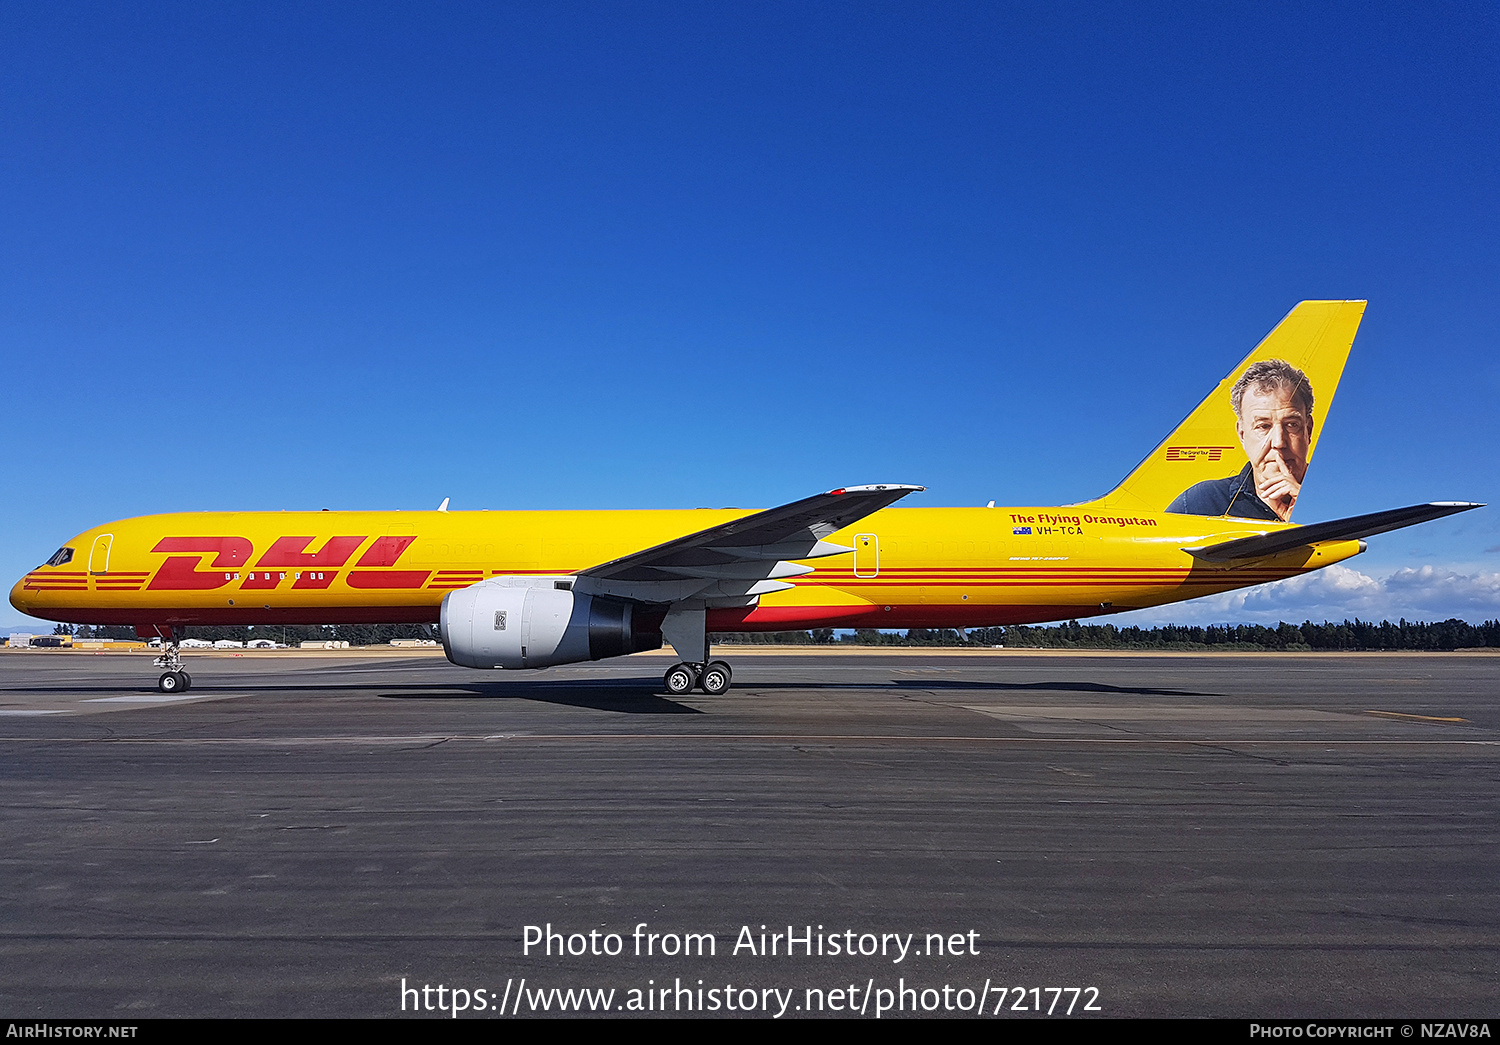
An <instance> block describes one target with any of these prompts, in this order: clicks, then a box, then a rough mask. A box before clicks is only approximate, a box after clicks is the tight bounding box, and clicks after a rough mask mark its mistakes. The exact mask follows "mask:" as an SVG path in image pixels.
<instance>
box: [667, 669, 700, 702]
mask: <svg viewBox="0 0 1500 1045" xmlns="http://www.w3.org/2000/svg"><path fill="white" fill-rule="evenodd" d="M697 682H698V677H697V675H696V674H695V673H694V671H693V669H692V668H691V667H690V666H688V665H687V664H673V665H672V666H671V667H670V668H668V669H667V673H666V674H665V675H663V676H662V685H663V686H665V687H666V688H667V692H668V693H670V694H671V695H672V696H674V697H680V696H682V695H683V694H685V693H691V692H692V690H693V686H694V685H695V684H696V683H697Z"/></svg>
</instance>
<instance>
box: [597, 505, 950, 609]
mask: <svg viewBox="0 0 1500 1045" xmlns="http://www.w3.org/2000/svg"><path fill="white" fill-rule="evenodd" d="M924 489H926V487H923V486H901V485H894V484H885V485H879V486H846V487H841V488H840V489H837V490H830V491H828V492H827V493H820V494H815V495H813V496H812V497H805V498H803V499H802V500H800V501H793V502H792V503H791V504H784V505H782V506H781V507H780V508H769V509H767V510H766V511H763V512H756V513H754V514H753V515H746V516H744V517H743V518H740V519H735V520H733V521H732V522H727V523H721V524H720V525H718V526H711V527H709V528H708V529H706V530H700V531H699V532H697V533H691V534H688V535H687V536H686V537H678V538H677V539H676V540H671V541H668V542H667V543H665V544H658V545H657V546H656V547H654V548H647V549H645V550H644V551H639V552H634V553H632V554H630V555H626V556H624V557H622V558H619V559H614V560H612V561H610V562H606V563H601V564H600V565H598V566H592V567H590V568H589V569H586V570H582V571H580V572H579V574H578V579H577V580H576V581H574V583H573V590H574V591H577V592H582V593H584V594H587V595H612V596H615V597H617V598H624V599H635V600H637V601H640V602H659V603H660V602H681V601H683V600H686V599H709V600H714V601H715V602H716V603H718V604H721V605H724V604H728V605H735V604H746V603H751V602H753V601H754V600H755V597H756V596H759V595H765V594H767V593H769V592H773V591H781V590H782V589H784V588H790V587H791V585H790V584H788V583H786V582H785V581H783V580H781V579H780V578H783V577H796V576H800V575H801V574H804V573H811V572H812V567H811V566H800V565H797V564H796V563H795V562H794V561H792V560H796V559H816V558H821V557H823V556H825V555H843V554H846V553H848V552H852V551H853V550H854V549H853V548H850V547H847V546H845V545H842V544H832V543H830V542H828V541H826V540H824V538H825V537H828V536H829V535H831V534H833V533H835V532H837V531H838V530H842V529H843V528H844V527H846V526H852V525H853V524H854V523H856V522H858V521H859V520H861V519H863V518H864V517H865V516H867V515H872V514H873V513H875V512H878V511H879V510H880V509H882V508H884V507H886V506H887V505H889V504H891V503H893V502H895V501H897V500H900V499H901V498H902V497H905V496H906V495H907V494H909V493H913V492H915V491H918V490H924Z"/></svg>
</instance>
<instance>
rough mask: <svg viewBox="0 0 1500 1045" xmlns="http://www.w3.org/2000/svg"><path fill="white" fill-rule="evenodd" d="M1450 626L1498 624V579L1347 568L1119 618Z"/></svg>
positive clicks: (1429, 569) (1439, 570) (1433, 570)
mask: <svg viewBox="0 0 1500 1045" xmlns="http://www.w3.org/2000/svg"><path fill="white" fill-rule="evenodd" d="M1350 617H1359V618H1360V619H1362V620H1375V621H1380V620H1398V619H1400V618H1402V617H1405V618H1406V619H1407V620H1447V619H1448V618H1450V617H1460V618H1462V619H1464V620H1467V621H1469V622H1471V623H1479V622H1480V621H1484V620H1494V619H1497V618H1500V573H1494V572H1485V571H1480V572H1478V573H1460V572H1459V571H1457V570H1452V569H1447V568H1444V567H1441V566H1423V567H1421V568H1420V569H1411V568H1406V569H1400V570H1397V571H1396V572H1395V573H1393V574H1391V575H1390V576H1388V577H1385V578H1375V577H1371V576H1370V575H1369V574H1365V573H1361V572H1360V571H1358V570H1355V569H1351V568H1350V567H1348V566H1341V565H1335V566H1329V567H1327V568H1326V569H1322V570H1318V571H1317V572H1315V573H1306V574H1303V575H1302V576H1300V577H1292V578H1290V579H1288V580H1284V581H1277V582H1275V583H1273V584H1262V585H1259V586H1257V587H1254V588H1246V589H1245V590H1243V591H1232V592H1225V593H1224V594H1223V595H1210V596H1208V597H1207V598H1203V599H1195V600H1193V601H1192V602H1183V603H1175V604H1173V605H1170V606H1158V607H1155V608H1153V609H1148V610H1137V611H1136V612H1134V613H1122V614H1120V615H1119V616H1118V617H1116V618H1114V619H1115V620H1116V621H1118V622H1119V623H1121V624H1140V625H1148V626H1149V625H1155V624H1217V623H1244V624H1274V623H1276V622H1277V621H1282V620H1285V621H1293V622H1301V621H1304V620H1312V621H1317V622H1321V621H1324V620H1333V621H1339V620H1344V619H1345V618H1350Z"/></svg>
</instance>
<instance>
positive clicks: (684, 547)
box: [10, 301, 1480, 694]
mask: <svg viewBox="0 0 1500 1045" xmlns="http://www.w3.org/2000/svg"><path fill="white" fill-rule="evenodd" d="M1364 308H1365V303H1364V302H1363V301H1304V302H1302V303H1301V304H1300V305H1298V306H1297V307H1296V308H1294V309H1293V310H1292V311H1291V313H1290V314H1288V315H1287V317H1286V318H1285V319H1284V320H1282V321H1281V323H1280V324H1279V325H1278V326H1277V327H1276V329H1275V330H1273V331H1272V332H1271V333H1270V335H1268V336H1267V337H1266V339H1265V340H1264V341H1262V342H1261V343H1260V345H1259V346H1257V347H1256V348H1255V350H1254V351H1252V352H1251V353H1250V354H1249V355H1248V356H1247V357H1245V359H1244V360H1242V361H1241V362H1240V364H1239V365H1238V366H1237V367H1235V368H1234V370H1232V371H1231V372H1230V374H1229V376H1228V377H1226V378H1225V379H1224V380H1223V381H1222V382H1220V383H1219V386H1218V387H1217V388H1216V389H1214V391H1213V392H1212V393H1211V394H1210V395H1209V396H1208V398H1206V399H1204V400H1203V402H1202V403H1201V404H1199V405H1198V407H1197V409H1195V410H1194V411H1193V412H1192V413H1191V414H1189V415H1188V416H1187V419H1186V420H1185V421H1183V422H1182V424H1181V425H1179V426H1178V427H1177V429H1176V430H1175V431H1173V432H1172V434H1171V435H1169V436H1168V437H1167V439H1166V440H1165V441H1164V442H1163V443H1162V444H1161V445H1160V446H1158V447H1157V448H1156V449H1155V450H1153V451H1152V452H1151V454H1150V455H1149V456H1148V457H1147V458H1146V459H1145V460H1144V461H1143V462H1141V464H1140V465H1139V466H1138V467H1137V468H1136V469H1135V470H1134V471H1133V472H1131V473H1130V475H1129V476H1128V477H1127V478H1126V479H1125V481H1124V482H1122V483H1121V484H1120V485H1119V486H1118V487H1116V488H1115V489H1114V490H1112V491H1111V492H1110V493H1108V494H1106V495H1105V496H1103V497H1101V498H1099V499H1098V500H1096V501H1088V502H1084V503H1081V504H1075V505H1068V506H1066V507H1060V508H1039V507H1018V508H996V507H993V506H991V507H988V508H909V509H902V508H891V507H889V506H890V505H891V504H892V503H894V502H895V501H897V500H899V499H900V498H902V497H904V496H905V495H906V494H908V493H911V492H912V491H915V490H921V489H923V487H920V486H903V485H894V484H882V485H874V486H847V487H842V488H840V489H837V490H830V491H829V492H827V493H822V494H817V495H815V496H813V497H808V498H806V499H804V500H801V501H795V502H793V503H791V504H788V505H784V506H782V507H780V508H772V509H769V510H767V511H760V512H750V511H741V510H737V509H725V510H722V511H708V510H697V511H569V512H448V511H442V510H440V511H436V512H201V513H183V514H176V515H152V516H145V517H142V518H138V519H126V520H123V521H120V522H113V523H109V524H108V525H105V526H99V527H95V528H94V529H91V530H86V531H85V532H83V533H81V534H79V535H78V536H77V537H74V538H73V539H72V540H71V541H68V542H67V544H66V545H64V546H63V547H62V548H60V549H59V550H58V551H57V553H56V554H55V555H53V556H52V558H51V559H49V560H48V561H47V562H46V563H45V564H44V565H42V566H39V567H37V568H36V569H35V570H32V571H31V572H30V573H28V574H27V575H26V576H25V577H23V578H22V579H21V580H20V581H18V582H17V583H16V585H15V587H14V588H13V589H12V590H11V594H10V601H11V605H13V606H15V607H16V609H18V610H20V611H21V612H23V613H28V614H31V615H33V616H37V617H45V618H48V619H50V620H57V621H67V622H71V623H77V624H127V625H134V626H135V627H136V629H137V631H138V632H139V633H140V634H142V635H152V636H160V637H161V638H163V639H164V640H165V641H166V642H167V646H166V650H165V653H164V655H163V656H162V657H161V658H159V659H158V660H157V661H156V663H157V665H158V666H160V667H162V668H163V669H165V670H164V671H163V673H162V675H161V677H160V679H159V681H158V685H159V686H160V688H161V689H162V690H163V691H167V692H171V691H174V690H180V689H184V688H186V687H187V686H189V685H190V684H191V679H190V678H189V676H188V675H187V674H186V673H185V672H184V671H183V670H182V661H181V656H180V653H179V650H178V641H179V640H180V638H181V637H182V629H183V628H184V627H186V626H188V625H194V624H200V625H201V624H330V623H384V624H397V623H412V622H414V623H432V622H437V623H439V625H440V634H441V637H442V641H443V648H444V649H445V651H446V652H447V654H448V658H449V659H450V660H451V661H453V662H454V663H455V664H461V665H464V666H465V667H471V668H542V667H548V666H551V665H556V664H568V663H573V662H577V661H586V660H598V659H600V658H603V657H613V656H619V655H621V654H626V653H633V652H636V651H639V650H646V649H657V648H660V646H661V645H662V643H663V641H665V642H666V643H668V644H670V645H671V646H672V648H673V649H674V650H675V651H676V652H677V655H678V656H679V657H681V658H682V663H680V664H676V665H674V666H673V667H672V668H671V670H669V671H668V672H667V674H666V678H665V685H666V688H667V690H668V692H670V693H673V694H681V693H686V692H688V691H689V690H691V689H693V688H694V687H695V686H696V687H700V688H701V689H702V690H703V691H704V692H707V693H710V694H717V693H723V692H724V691H725V690H727V689H728V688H729V683H730V668H729V665H727V664H725V663H724V662H723V661H716V660H712V659H710V655H709V642H708V635H709V633H710V632H714V631H777V630H790V629H802V628H824V627H831V628H910V627H924V628H930V627H950V628H963V627H986V626H994V625H1000V624H1031V623H1039V622H1042V621H1053V620H1066V619H1070V618H1077V617H1090V616H1097V615H1099V614H1105V613H1118V612H1120V611H1123V610H1132V609H1138V608H1140V607H1144V606H1156V605H1160V604H1162V603H1168V602H1177V601H1180V600H1183V599H1193V598H1197V597H1199V596H1202V595H1211V594H1215V593H1217V592H1223V591H1229V590H1231V589H1234V588H1243V587H1247V586H1249V585H1254V584H1262V583H1265V582H1267V581H1274V580H1280V579H1282V578H1285V577H1293V576H1296V575H1298V574H1301V573H1306V572H1308V571H1311V570H1317V569H1321V568H1322V567H1324V566H1328V565H1331V564H1332V563H1336V562H1339V561H1341V560H1343V559H1347V558H1349V557H1350V556H1352V555H1356V554H1358V553H1359V552H1361V551H1362V550H1364V547H1365V545H1364V542H1363V540H1362V538H1364V537H1368V536H1371V535H1372V534H1377V533H1383V532H1385V531H1388V530H1394V529H1397V528H1399V527H1403V526H1410V525H1412V524H1414V523H1419V522H1424V521H1426V520H1429V519H1436V518H1439V517H1441V516H1445V515H1451V514H1453V513H1454V512H1461V511H1465V510H1467V509H1470V508H1477V507H1480V505H1477V504H1469V503H1461V502H1440V503H1432V504H1421V505H1414V506H1411V507H1408V508H1397V509H1393V510H1391V511H1384V512H1376V513H1373V514H1370V515H1361V516H1356V517H1354V518H1348V519H1337V520H1334V521H1331V522H1322V523H1315V524H1312V525H1296V524H1294V523H1293V522H1292V521H1291V519H1292V513H1293V510H1294V509H1295V507H1296V503H1297V499H1298V496H1299V494H1300V492H1301V488H1302V482H1303V479H1304V477H1305V474H1306V472H1307V466H1308V464H1309V463H1310V462H1311V460H1312V456H1313V452H1314V450H1316V448H1317V444H1318V436H1319V434H1320V433H1321V431H1322V418H1324V417H1325V416H1327V413H1328V406H1329V404H1330V403H1331V402H1332V400H1333V394H1334V391H1335V389H1336V388H1337V387H1338V382H1339V376H1340V375H1341V374H1342V372H1343V368H1344V362H1345V360H1346V359H1347V358H1348V355H1349V348H1350V345H1351V344H1352V343H1353V340H1354V334H1355V331H1356V330H1357V329H1358V327H1359V321H1360V319H1361V317H1362V316H1363V315H1364ZM444 506H445V507H446V502H444Z"/></svg>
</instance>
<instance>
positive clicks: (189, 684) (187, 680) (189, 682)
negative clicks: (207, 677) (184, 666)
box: [177, 671, 193, 689]
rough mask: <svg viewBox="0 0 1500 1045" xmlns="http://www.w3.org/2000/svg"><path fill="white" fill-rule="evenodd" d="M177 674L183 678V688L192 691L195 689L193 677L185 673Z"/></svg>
mask: <svg viewBox="0 0 1500 1045" xmlns="http://www.w3.org/2000/svg"><path fill="white" fill-rule="evenodd" d="M177 674H179V675H181V676H182V688H183V689H192V688H193V676H191V675H189V674H188V673H187V672H185V671H179V672H178V673H177Z"/></svg>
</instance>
